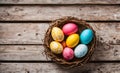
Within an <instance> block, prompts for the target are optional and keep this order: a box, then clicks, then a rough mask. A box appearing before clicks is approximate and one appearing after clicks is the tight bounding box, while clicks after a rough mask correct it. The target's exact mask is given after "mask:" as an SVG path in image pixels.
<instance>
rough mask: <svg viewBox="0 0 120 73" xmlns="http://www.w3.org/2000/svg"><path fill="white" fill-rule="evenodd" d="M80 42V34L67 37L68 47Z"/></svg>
mask: <svg viewBox="0 0 120 73" xmlns="http://www.w3.org/2000/svg"><path fill="white" fill-rule="evenodd" d="M78 43H79V35H78V34H72V35H70V36H68V38H67V39H66V45H67V47H70V48H73V47H75V46H76V45H77V44H78Z"/></svg>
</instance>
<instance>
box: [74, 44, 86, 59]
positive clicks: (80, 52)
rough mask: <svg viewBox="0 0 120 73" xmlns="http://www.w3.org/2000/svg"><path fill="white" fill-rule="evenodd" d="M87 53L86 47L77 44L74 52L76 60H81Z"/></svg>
mask: <svg viewBox="0 0 120 73" xmlns="http://www.w3.org/2000/svg"><path fill="white" fill-rule="evenodd" d="M87 52H88V47H87V46H86V45H85V44H79V45H78V46H77V47H76V48H75V50H74V55H75V57H76V58H82V57H84V56H85V55H86V54H87Z"/></svg>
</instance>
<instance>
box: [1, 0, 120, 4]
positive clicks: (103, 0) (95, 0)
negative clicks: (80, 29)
mask: <svg viewBox="0 0 120 73" xmlns="http://www.w3.org/2000/svg"><path fill="white" fill-rule="evenodd" d="M0 4H120V1H119V0H29V1H26V0H0Z"/></svg>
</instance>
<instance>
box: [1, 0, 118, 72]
mask: <svg viewBox="0 0 120 73" xmlns="http://www.w3.org/2000/svg"><path fill="white" fill-rule="evenodd" d="M63 16H74V17H77V18H80V19H81V18H82V19H84V20H86V21H87V22H88V23H89V24H90V25H91V26H92V27H93V28H94V29H95V31H96V35H97V46H96V48H95V52H94V54H93V56H92V58H91V60H90V63H88V64H86V65H85V66H84V67H82V68H81V67H79V68H74V69H62V68H61V67H60V66H58V65H57V64H56V63H54V62H53V61H51V59H49V58H48V59H47V58H46V55H45V54H44V47H43V45H44V44H43V38H44V35H45V32H46V30H47V29H48V27H49V25H50V22H51V20H54V19H57V18H60V17H63ZM0 73H120V0H69V1H68V0H0Z"/></svg>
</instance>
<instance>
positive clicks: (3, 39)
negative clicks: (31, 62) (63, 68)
mask: <svg viewBox="0 0 120 73" xmlns="http://www.w3.org/2000/svg"><path fill="white" fill-rule="evenodd" d="M90 25H91V26H92V27H93V28H94V29H95V31H96V35H97V40H98V41H100V42H103V43H106V44H120V22H115V23H110V22H108V23H100V22H99V23H97V22H95V23H90ZM48 27H49V23H0V44H43V39H44V35H45V32H46V31H47V29H48Z"/></svg>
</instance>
